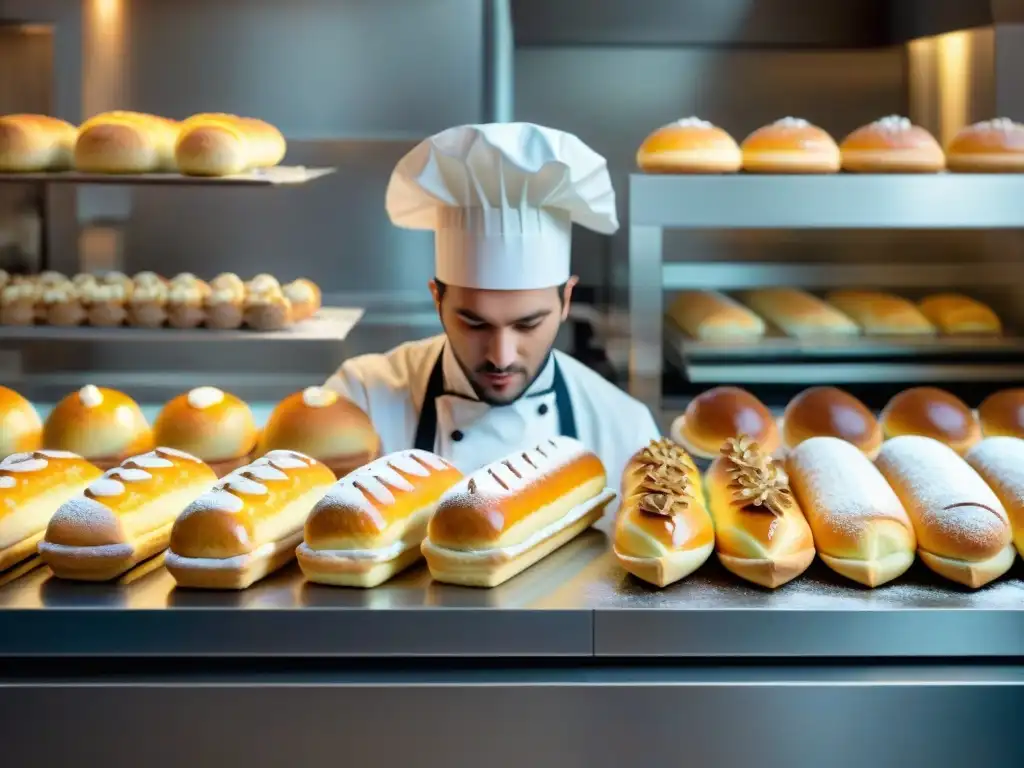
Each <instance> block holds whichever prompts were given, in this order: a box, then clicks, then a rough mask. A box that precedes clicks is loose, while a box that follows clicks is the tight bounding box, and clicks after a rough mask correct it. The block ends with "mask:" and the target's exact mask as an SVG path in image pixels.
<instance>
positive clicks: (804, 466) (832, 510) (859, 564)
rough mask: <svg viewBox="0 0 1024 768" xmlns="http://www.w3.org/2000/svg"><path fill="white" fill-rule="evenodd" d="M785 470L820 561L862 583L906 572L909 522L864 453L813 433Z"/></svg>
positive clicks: (912, 544)
mask: <svg viewBox="0 0 1024 768" xmlns="http://www.w3.org/2000/svg"><path fill="white" fill-rule="evenodd" d="M786 470H787V473H788V474H789V484H790V486H791V487H792V489H793V493H794V495H795V496H796V500H797V503H798V504H799V505H800V509H802V510H803V513H804V516H805V517H806V518H807V522H808V524H810V526H811V532H812V533H813V534H814V545H815V547H816V548H817V550H818V556H819V557H821V559H822V561H823V562H824V563H825V565H827V566H828V567H829V568H831V569H832V570H833V571H835V572H836V573H838V574H841V575H843V576H845V577H846V578H848V579H853V580H854V581H856V582H858V583H860V584H863V585H864V586H866V587H877V586H879V585H880V584H885V583H886V582H887V581H892V580H893V579H895V578H896V577H897V576H900V575H902V574H904V573H906V571H907V569H908V568H909V567H910V566H911V564H913V562H914V551H915V550H916V549H917V539H916V537H915V536H914V526H913V525H912V524H911V522H910V518H909V517H908V516H907V511H906V510H905V509H904V508H903V504H902V503H901V502H900V500H899V498H898V497H897V496H896V493H895V492H894V491H893V489H892V488H891V487H889V483H888V482H886V479H885V478H884V477H883V476H882V473H881V472H879V471H878V468H877V467H875V465H874V464H872V463H871V460H870V459H869V458H868V457H867V456H865V455H864V454H863V453H862V452H861V451H858V450H857V449H856V448H855V447H854V446H853V445H851V444H850V443H848V442H846V441H845V440H840V439H838V438H835V437H812V438H811V439H810V440H805V441H804V442H802V443H800V445H799V446H798V447H797V448H796V450H794V451H793V452H792V453H791V454H789V456H788V457H787V458H786Z"/></svg>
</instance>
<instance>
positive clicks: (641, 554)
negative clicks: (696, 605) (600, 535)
mask: <svg viewBox="0 0 1024 768" xmlns="http://www.w3.org/2000/svg"><path fill="white" fill-rule="evenodd" d="M621 487H622V504H621V506H620V507H619V513H618V515H617V516H616V519H615V533H614V536H613V549H614V552H615V557H616V559H617V560H618V561H619V564H620V565H621V566H622V567H623V568H625V569H626V570H627V571H628V572H629V573H631V574H633V575H634V576H636V577H637V578H639V579H643V580H644V581H646V582H648V583H650V584H653V585H655V586H656V587H666V586H668V585H669V584H672V583H673V582H676V581H679V580H680V579H682V578H685V577H686V576H689V575H690V574H691V573H693V572H694V571H695V570H697V569H698V568H700V567H701V566H702V565H703V564H704V562H705V561H706V560H707V559H708V557H710V556H711V553H712V552H713V551H714V548H715V529H714V525H713V524H712V522H711V515H709V514H708V511H707V508H706V507H705V505H704V488H703V485H702V483H701V477H700V470H698V469H697V467H696V465H695V464H694V463H693V459H691V458H690V457H689V456H687V455H686V453H685V452H684V451H683V449H682V448H680V447H679V446H678V445H676V444H675V443H673V442H672V441H670V440H652V441H651V443H650V445H648V446H647V447H646V448H644V449H643V450H642V451H640V452H638V453H637V454H636V455H635V456H633V458H632V459H630V461H629V463H628V464H627V465H626V468H625V470H624V471H623V473H622V486H621Z"/></svg>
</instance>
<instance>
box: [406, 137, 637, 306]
mask: <svg viewBox="0 0 1024 768" xmlns="http://www.w3.org/2000/svg"><path fill="white" fill-rule="evenodd" d="M387 210H388V215H389V216H390V217H391V221H392V222H393V223H394V224H396V225H397V226H400V227H405V228H407V229H432V230H434V232H435V251H436V257H435V258H436V266H435V275H436V277H437V278H438V279H439V280H441V281H442V282H444V283H446V284H449V285H458V286H463V287H467V288H486V289H492V290H523V289H530V288H548V287H551V286H555V285H561V284H562V283H564V282H565V281H566V280H568V279H569V276H570V274H571V272H570V266H569V251H570V245H571V240H572V224H573V222H575V223H577V224H580V225H582V226H584V227H586V228H587V229H592V230H594V231H595V232H600V233H602V234H606V235H607V234H611V233H613V232H615V231H616V230H617V229H618V228H619V222H618V218H617V217H616V213H615V191H614V190H613V189H612V182H611V178H610V177H609V175H608V165H607V163H606V162H605V159H604V158H603V157H601V156H600V155H599V154H597V153H596V152H594V150H592V149H591V148H590V147H588V146H587V145H586V144H584V143H583V142H582V141H580V140H579V139H578V138H576V137H575V136H573V135H571V134H568V133H563V132H561V131H555V130H552V129H550V128H543V127H541V126H538V125H531V124H529V123H493V124H490V125H463V126H459V127H457V128H449V129H448V130H446V131H442V132H441V133H439V134H437V135H435V136H431V137H430V138H429V139H426V140H425V141H423V142H422V143H420V144H419V145H418V146H416V147H415V148H414V149H413V150H411V151H410V152H409V153H408V154H407V155H406V156H405V157H403V158H402V159H401V160H400V161H399V163H398V165H397V166H396V167H395V170H394V172H393V173H392V174H391V181H390V182H389V184H388V191H387Z"/></svg>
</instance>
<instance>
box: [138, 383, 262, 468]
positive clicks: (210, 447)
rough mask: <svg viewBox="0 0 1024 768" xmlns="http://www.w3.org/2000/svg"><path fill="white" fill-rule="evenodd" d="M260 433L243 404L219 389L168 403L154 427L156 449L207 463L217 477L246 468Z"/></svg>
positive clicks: (199, 389)
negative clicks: (178, 452) (168, 450)
mask: <svg viewBox="0 0 1024 768" xmlns="http://www.w3.org/2000/svg"><path fill="white" fill-rule="evenodd" d="M258 436H259V433H258V431H257V429H256V422H255V421H254V420H253V416H252V411H251V410H249V406H248V405H246V404H245V403H244V402H243V401H242V400H240V399H239V398H237V397H235V396H234V395H232V394H231V393H229V392H224V391H223V390H220V389H217V388H216V387H197V388H196V389H193V390H190V391H189V392H186V393H185V394H182V395H178V396H177V397H175V398H174V399H173V400H171V401H170V402H168V403H167V404H166V405H165V406H164V407H163V410H161V411H160V414H159V415H158V416H157V417H156V422H155V423H154V425H153V439H154V441H155V442H156V444H157V445H166V446H168V447H170V448H177V449H178V450H179V451H185V452H186V453H191V454H192V455H193V456H196V457H198V458H200V459H202V460H203V461H205V462H206V463H207V464H208V465H209V466H210V468H211V469H213V471H214V472H216V473H217V475H218V476H222V475H226V474H227V473H228V472H230V471H231V470H233V469H237V468H238V467H240V466H242V465H244V464H247V463H248V462H249V455H250V454H251V453H252V452H253V450H254V449H255V448H256V439H257V437H258Z"/></svg>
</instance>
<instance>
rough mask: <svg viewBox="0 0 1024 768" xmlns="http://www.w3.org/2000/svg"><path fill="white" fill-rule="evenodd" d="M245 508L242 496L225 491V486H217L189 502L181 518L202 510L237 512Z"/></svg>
mask: <svg viewBox="0 0 1024 768" xmlns="http://www.w3.org/2000/svg"><path fill="white" fill-rule="evenodd" d="M244 508H245V502H244V501H242V499H241V498H240V497H238V496H235V494H233V493H229V492H228V491H225V490H224V489H223V488H215V489H213V490H212V491H207V492H206V493H204V494H203V495H202V496H200V497H199V498H198V499H196V500H195V501H193V502H192V503H191V504H189V505H188V506H187V507H186V508H185V511H184V512H182V513H181V518H179V519H184V518H186V517H189V516H191V515H194V514H197V513H202V512H229V513H231V514H236V513H238V512H241V511H242V510H243V509H244Z"/></svg>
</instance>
